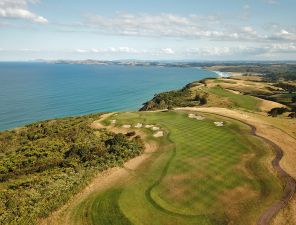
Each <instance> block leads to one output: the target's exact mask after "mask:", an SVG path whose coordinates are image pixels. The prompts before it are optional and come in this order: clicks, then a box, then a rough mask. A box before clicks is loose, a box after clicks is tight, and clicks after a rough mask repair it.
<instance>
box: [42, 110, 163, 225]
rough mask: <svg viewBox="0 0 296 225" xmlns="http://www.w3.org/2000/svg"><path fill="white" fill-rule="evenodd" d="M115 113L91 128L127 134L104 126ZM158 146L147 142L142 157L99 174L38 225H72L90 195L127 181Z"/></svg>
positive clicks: (103, 116) (105, 116)
mask: <svg viewBox="0 0 296 225" xmlns="http://www.w3.org/2000/svg"><path fill="white" fill-rule="evenodd" d="M113 114H114V113H107V114H103V115H102V116H101V118H100V119H99V120H97V121H95V122H93V123H92V124H91V127H93V128H94V129H102V128H106V129H108V130H110V131H112V132H115V133H126V132H127V131H128V129H123V128H117V127H114V126H107V127H106V126H104V125H102V123H101V122H102V121H103V120H105V119H107V118H108V117H110V116H111V115H113ZM132 130H134V131H135V132H136V134H137V135H140V136H141V137H142V138H145V137H146V134H145V133H144V132H143V131H140V130H139V129H137V130H135V129H132ZM157 148H158V145H157V144H156V143H155V142H153V141H149V142H147V141H146V142H145V151H144V153H143V154H142V155H140V156H137V157H135V158H133V159H131V160H129V161H127V162H126V163H124V166H123V167H115V168H110V169H107V170H106V171H103V172H100V173H98V175H96V176H95V178H94V179H93V180H92V181H91V183H90V184H89V185H88V186H87V187H86V188H84V189H83V190H82V191H81V192H80V193H78V194H76V195H75V196H73V197H72V198H71V199H70V200H69V201H68V202H67V203H66V204H65V205H64V206H62V207H61V208H60V209H59V210H57V211H55V212H53V213H52V214H51V215H50V216H49V217H47V218H45V219H41V220H39V221H38V223H37V224H39V225H71V224H72V214H71V213H72V212H73V210H74V209H75V208H76V207H77V206H78V204H79V203H81V202H82V201H83V200H84V199H86V198H87V197H88V196H89V195H90V194H92V193H97V192H100V191H104V190H106V189H107V188H109V187H112V186H114V185H115V184H121V183H123V182H124V181H126V179H128V178H129V177H130V174H131V170H136V169H137V167H138V166H139V165H141V163H143V162H144V161H145V160H146V159H147V158H149V157H150V153H152V152H154V151H156V150H157Z"/></svg>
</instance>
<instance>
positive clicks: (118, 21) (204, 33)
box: [0, 0, 296, 61]
mask: <svg viewBox="0 0 296 225" xmlns="http://www.w3.org/2000/svg"><path fill="white" fill-rule="evenodd" d="M295 10H296V0H206V1H205V0H149V1H148V0H108V1H106V0H104V1H103V0H102V1H101V0H0V61H27V60H35V59H46V60H58V59H64V60H83V59H97V60H120V59H138V60H195V61H206V60H221V61H223V60H224V61H226V60H296V13H295Z"/></svg>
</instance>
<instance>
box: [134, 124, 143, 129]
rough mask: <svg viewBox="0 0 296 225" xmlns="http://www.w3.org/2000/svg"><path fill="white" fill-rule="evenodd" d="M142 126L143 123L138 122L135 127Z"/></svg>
mask: <svg viewBox="0 0 296 225" xmlns="http://www.w3.org/2000/svg"><path fill="white" fill-rule="evenodd" d="M141 127H143V124H141V123H137V124H136V125H135V128H141Z"/></svg>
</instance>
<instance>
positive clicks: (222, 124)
mask: <svg viewBox="0 0 296 225" xmlns="http://www.w3.org/2000/svg"><path fill="white" fill-rule="evenodd" d="M214 124H215V125H216V126H217V127H223V126H224V122H214Z"/></svg>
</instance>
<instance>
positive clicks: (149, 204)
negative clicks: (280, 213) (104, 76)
mask: <svg viewBox="0 0 296 225" xmlns="http://www.w3.org/2000/svg"><path fill="white" fill-rule="evenodd" d="M202 117H203V118H204V119H203V120H197V119H194V118H188V112H153V113H151V112H141V113H118V114H114V115H112V116H111V117H109V118H107V119H106V120H105V124H109V123H110V120H116V121H117V122H116V126H117V127H120V128H121V127H122V126H123V125H127V124H128V125H131V126H132V128H130V129H126V131H129V130H141V131H143V132H145V133H147V134H148V135H147V136H146V141H154V142H156V143H157V144H158V146H159V148H158V150H157V151H156V152H152V153H146V154H149V158H148V159H147V160H146V161H145V162H144V163H142V164H141V165H140V167H138V168H137V169H135V170H132V169H127V170H128V171H129V173H130V176H129V179H126V180H124V182H121V183H120V185H117V186H116V187H114V188H111V189H108V190H106V191H103V192H102V191H101V192H97V193H92V194H91V195H89V196H88V197H87V198H86V199H84V201H82V202H80V203H79V205H77V207H75V208H74V210H73V211H72V212H71V221H72V224H102V225H107V224H115V225H117V224H120V225H121V224H145V225H151V224H153V225H164V224H174V225H175V224H184V225H188V224H229V223H232V224H255V223H256V220H257V219H258V217H259V216H260V215H261V213H262V212H263V211H264V210H265V209H266V208H268V207H269V206H270V205H271V204H272V203H273V202H274V201H275V200H276V199H278V198H279V197H280V194H281V190H282V189H281V182H280V181H279V180H278V178H277V177H276V175H275V174H274V173H273V172H272V170H271V168H270V166H269V165H270V160H271V157H272V151H271V149H270V147H269V146H267V145H266V144H265V143H263V142H262V140H260V139H259V138H257V137H255V136H252V135H251V133H250V128H249V127H248V126H246V125H244V124H242V123H240V122H237V121H235V120H231V119H225V118H223V117H218V116H213V115H211V114H202ZM217 121H220V122H223V124H224V125H223V126H221V127H219V126H216V125H215V124H214V122H217ZM138 123H141V124H143V127H142V128H133V127H134V126H135V125H136V124H138ZM145 124H146V125H148V124H149V125H154V126H156V127H158V128H160V129H161V130H162V131H164V136H163V137H158V138H156V137H153V134H154V133H155V131H153V130H152V129H151V128H145V126H144V125H145ZM242 217H243V219H242Z"/></svg>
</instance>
